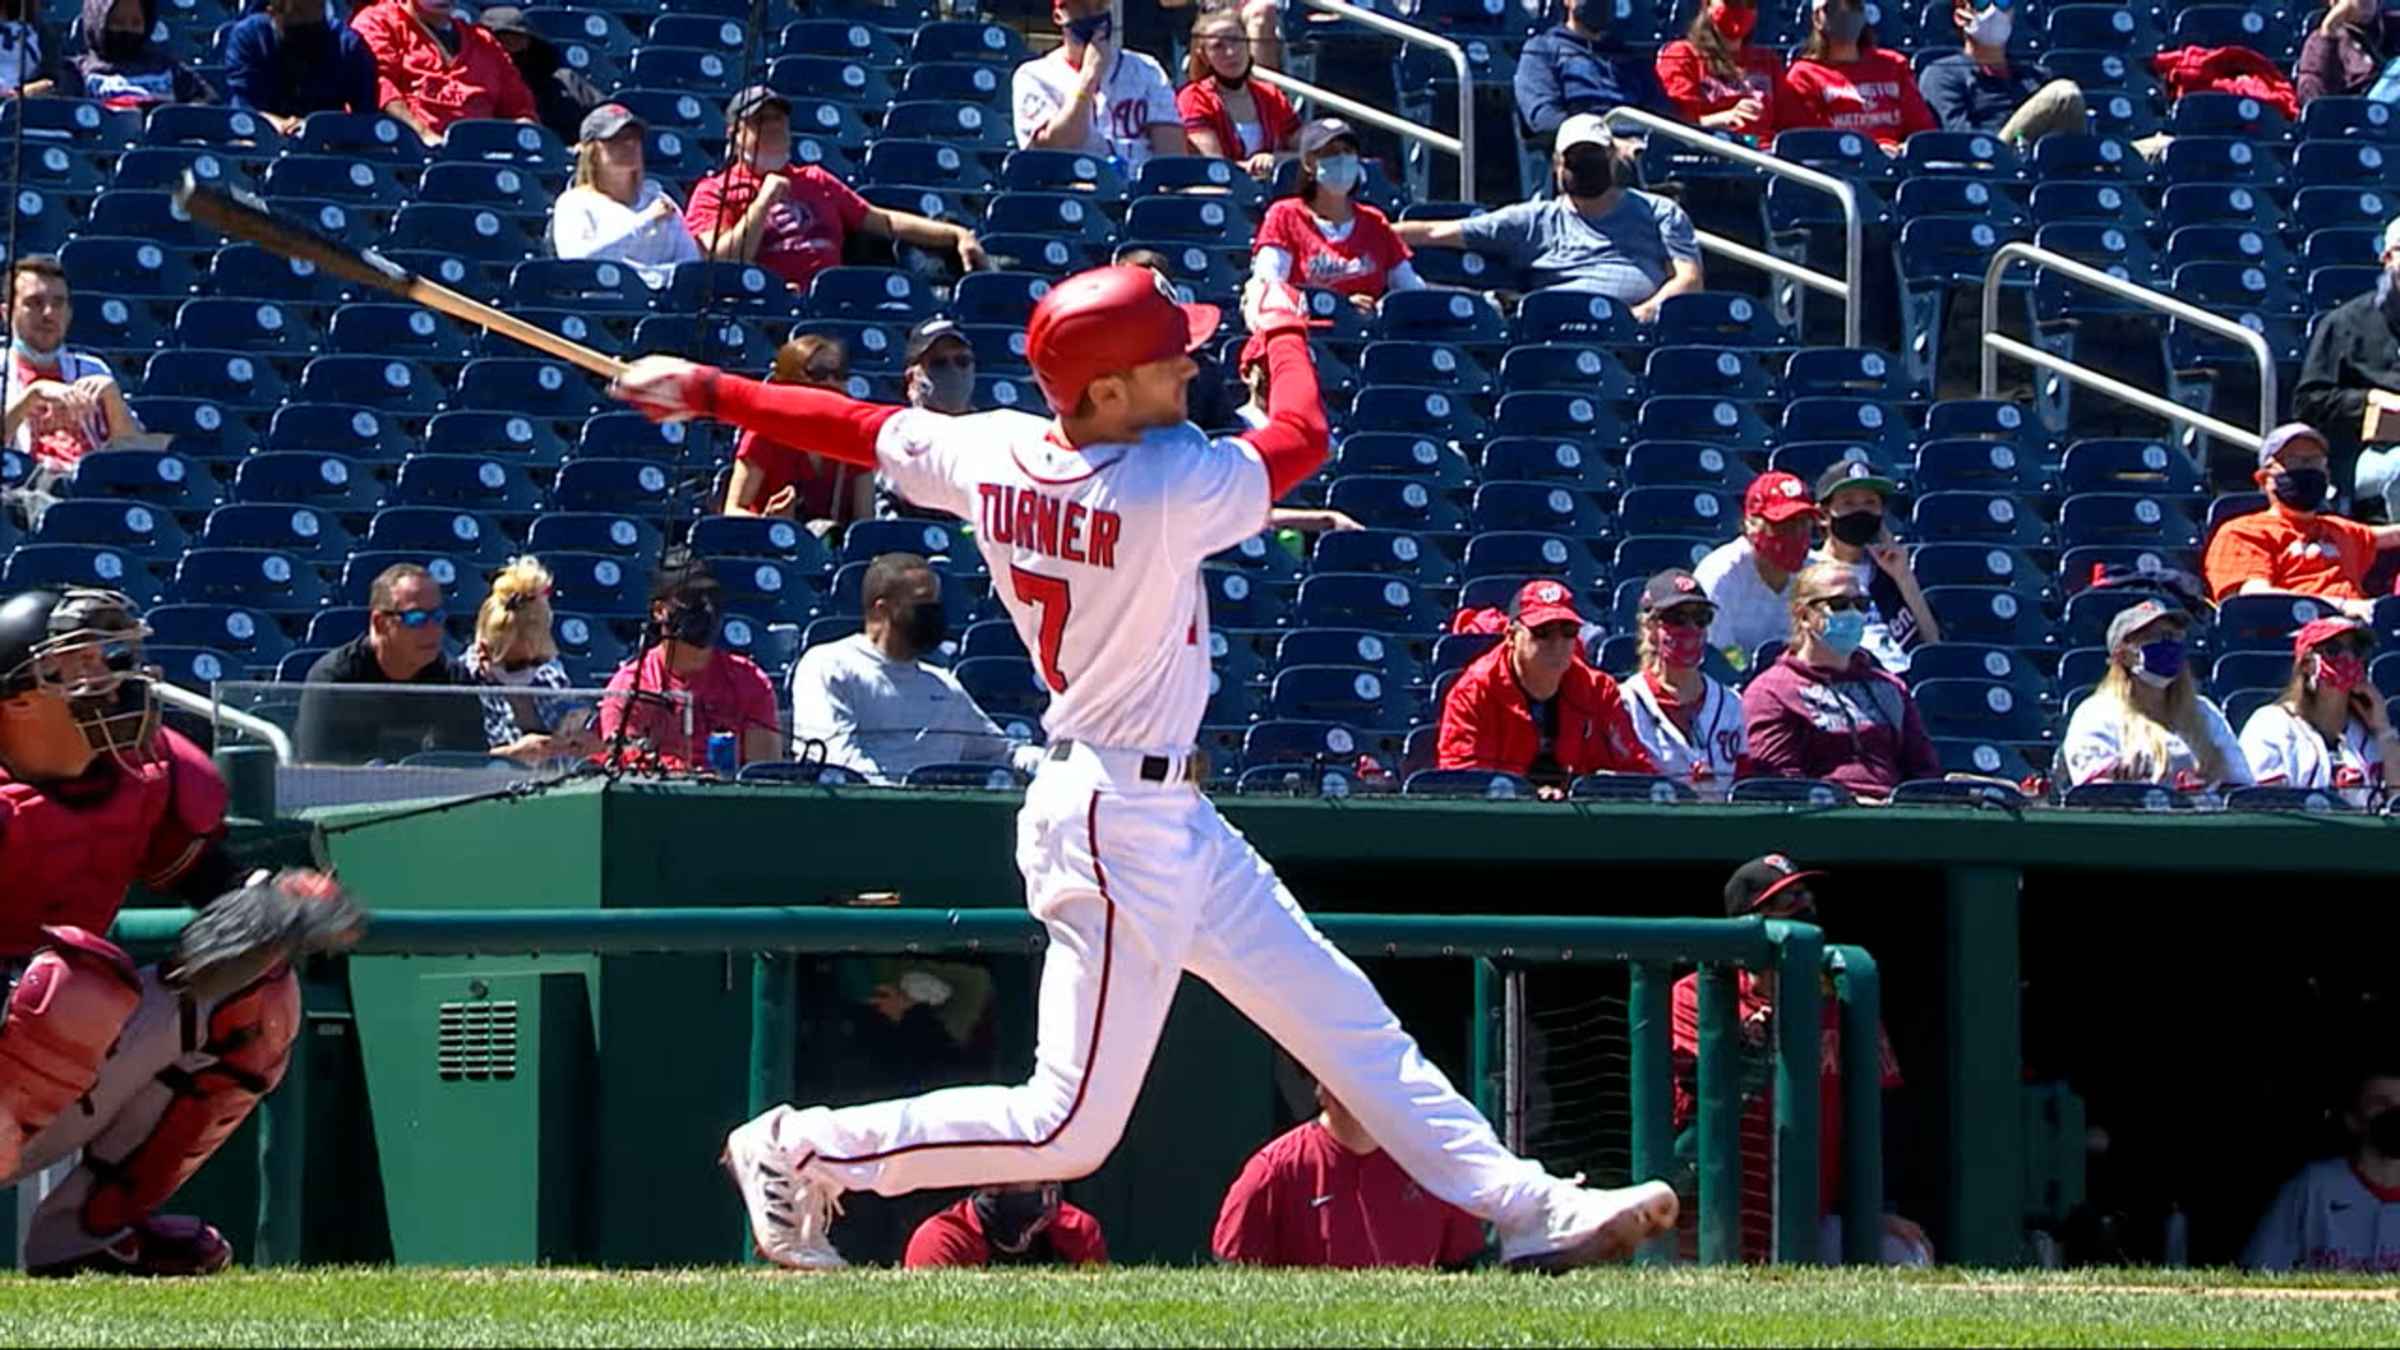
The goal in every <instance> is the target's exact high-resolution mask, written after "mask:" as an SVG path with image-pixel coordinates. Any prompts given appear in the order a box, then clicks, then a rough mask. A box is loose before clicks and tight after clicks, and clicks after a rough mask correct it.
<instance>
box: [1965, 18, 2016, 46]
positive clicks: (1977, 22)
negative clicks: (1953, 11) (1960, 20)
mask: <svg viewBox="0 0 2400 1350" xmlns="http://www.w3.org/2000/svg"><path fill="white" fill-rule="evenodd" d="M2016 22H2017V18H2016V16H2015V15H2014V14H2011V13H2009V12H2008V11H2007V10H2005V9H1987V10H1985V11H1983V12H1982V13H1981V14H1977V15H1974V16H1972V17H1970V18H1969V19H1968V20H1967V41H1969V42H1975V43H1981V44H1982V45H1984V46H1986V47H2005V46H2007V45H2008V35H2009V34H2010V33H2012V32H2014V31H2015V29H2016Z"/></svg>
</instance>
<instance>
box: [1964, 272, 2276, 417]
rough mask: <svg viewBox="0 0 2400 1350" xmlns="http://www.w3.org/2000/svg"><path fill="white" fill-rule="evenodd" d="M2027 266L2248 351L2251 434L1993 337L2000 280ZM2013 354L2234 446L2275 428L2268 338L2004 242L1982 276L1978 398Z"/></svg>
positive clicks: (1994, 384)
mask: <svg viewBox="0 0 2400 1350" xmlns="http://www.w3.org/2000/svg"><path fill="white" fill-rule="evenodd" d="M2020 262H2021V263H2025V264H2027V265H2029V266H2032V267H2034V268H2037V269H2038V268H2045V267H2046V268H2048V269H2050V270H2051V271H2053V272H2057V273H2060V274H2062V275H2064V276H2068V277H2072V278H2074V279H2075V280H2077V281H2080V282H2082V283H2083V284H2085V285H2087V286H2090V287H2092V288H2093V289H2094V290H2098V291H2105V292H2106V293H2108V294H2110V295H2113V296H2115V297H2116V298H2118V299H2119V300H2127V301H2131V302H2132V303H2134V304H2137V305H2140V306H2142V307H2143V308H2145V309H2153V310H2156V311H2158V312H2159V313H2161V314H2164V315H2166V316H2167V317H2168V318H2171V319H2181V320H2183V321H2184V322H2185V323H2188V324H2192V325H2195V326H2196V327H2200V328H2204V329H2207V330H2208V331H2209V332H2211V333H2215V334H2217V335H2218V336H2220V337H2227V338H2231V339H2233V340H2234V341H2236V342H2238V343H2240V344H2242V345H2243V346H2245V347H2247V348H2249V349H2250V354H2251V355H2252V356H2254V357H2256V358H2258V430H2257V431H2254V432H2252V431H2244V430H2242V429H2241V428H2240V427H2237V426H2235V425H2233V424H2232V423H2231V422H2227V421H2223V420H2221V419H2219V418H2215V417H2211V416H2209V415H2208V414H2206V413H2201V412H2194V411H2192V410H2191V409H2189V408H2186V407H2184V406H2183V405H2182V404H2180V403H2173V402H2169V401H2168V400H2167V399H2164V398H2162V397H2160V396H2159V395H2157V394H2154V393H2151V392H2150V391H2149V390H2147V389H2142V388H2138V387H2136V386H2134V385H2130V384H2127V383H2125V382H2124V381H2123V380H2119V379H2116V378H2113V377H2111V376H2108V375H2103V374H2101V373H2100V372H2099V371H2097V370H2094V369H2092V368H2091V367H2089V366H2084V365H2078V364H2076V363H2075V362H2073V361H2069V360H2067V359H2066V358H2064V357H2061V356H2053V355H2051V354H2050V353H2049V352H2046V351H2043V350H2042V349H2041V348H2039V347H2036V346H2033V345H2032V344H2030V343H2025V342H2019V341H2018V340H2017V339H2015V338H2012V337H2010V336H2008V335H2007V334H2005V333H2002V332H2001V331H2000V277H2001V274H2002V273H2004V272H2006V271H2007V270H2008V269H2009V267H2010V265H2012V264H2014V263H2020ZM2002 356H2013V357H2015V358H2016V359H2017V360H2020V361H2023V362H2025V363H2026V364H2028V365H2033V366H2039V367H2041V368H2042V369H2044V370H2047V371H2050V372H2051V373H2053V374H2055V375H2058V376H2061V377H2063V378H2065V379H2066V380H2068V381H2069V382H2071V383H2074V384H2080V385H2083V386H2085V387H2086V388H2090V389H2096V390H2098V391H2100V392H2101V393H2103V394H2107V395H2109V396H2110V397H2112V398H2116V399H2121V400H2123V401H2124V402H2127V403H2130V404H2132V405H2133V406H2135V407H2137V408H2139V409H2141V410H2142V411H2144V412H2146V413H2149V414H2151V415H2153V416H2156V417H2164V418H2166V419H2167V420H2169V421H2171V422H2180V423H2182V424H2184V425H2185V426H2189V427H2195V428H2198V429H2199V430H2201V431H2204V432H2206V433H2208V434H2209V435H2211V436H2214V437H2216V438H2217V439H2219V440H2222V441H2225V442H2226V443H2228V444H2231V445H2238V446H2240V447H2242V448H2243V449H2245V450H2256V449H2258V447H2259V446H2260V444H2261V443H2263V442H2264V440H2265V439H2266V434H2267V432H2268V431H2270V430H2272V429H2273V427H2274V426H2275V396H2276V392H2277V391H2276V388H2275V353H2274V352H2273V350H2271V349H2270V348H2269V347H2268V346H2267V340H2266V339H2265V338H2264V337H2261V336H2259V335H2258V334H2257V333H2254V332H2252V331H2251V330H2249V329H2247V328H2244V327H2243V326H2242V325H2240V324H2238V323H2235V322H2234V321H2233V320H2231V319H2227V318H2223V317H2221V316H2219V315H2215V314H2211V313H2209V312H2208V311H2207V310H2205V309H2201V308H2200V307H2198V306H2197V305H2192V304H2187V303H2186V302H2184V301H2181V300H2178V299H2176V298H2175V297H2174V296H2171V295H2167V294H2165V293H2163V292H2160V291H2154V290H2151V289H2150V288H2149V287H2147V286H2138V285H2135V284H2134V283H2133V282H2130V281H2127V280H2125V279H2124V278H2123V277H2119V276H2113V275H2111V274H2110V273H2107V272H2104V271H2102V270H2101V269H2099V268H2097V267H2094V266H2092V265H2090V264H2089V263H2083V262H2078V261H2076V260H2075V259H2073V258H2070V257H2067V256H2066V255H2064V254H2060V253H2053V252H2051V251H2050V250H2049V249H2046V248H2035V247H2034V246H2033V245H2031V244H2026V243H2011V244H2003V245H2001V246H2000V251H1999V252H1997V253H1994V254H1993V255H1992V261H1991V265H1990V266H1989V267H1987V268H1986V269H1985V270H1984V274H1983V397H1985V398H1991V397H1993V395H1994V394H1995V393H1996V392H1997V391H1998V389H1999V386H2000V358H2001V357H2002Z"/></svg>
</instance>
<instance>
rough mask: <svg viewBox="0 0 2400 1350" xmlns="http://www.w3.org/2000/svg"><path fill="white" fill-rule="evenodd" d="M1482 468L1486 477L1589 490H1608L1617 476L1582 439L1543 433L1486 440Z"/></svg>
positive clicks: (1496, 437)
mask: <svg viewBox="0 0 2400 1350" xmlns="http://www.w3.org/2000/svg"><path fill="white" fill-rule="evenodd" d="M1447 462H1448V461H1443V463H1445V464H1446V463H1447ZM1481 470H1482V476H1483V477H1484V478H1486V479H1491V480H1501V479H1519V480H1523V481H1527V482H1538V483H1558V484H1561V485H1563V486H1566V487H1571V488H1579V489H1581V490H1583V491H1586V492H1600V491H1605V490H1606V489H1608V488H1610V487H1613V486H1614V485H1615V478H1616V475H1615V474H1614V473H1613V472H1612V471H1611V470H1610V469H1609V467H1608V464H1607V462H1606V461H1604V460H1603V459H1601V457H1600V454H1599V452H1597V451H1595V450H1590V449H1587V448H1585V446H1584V444H1583V443H1582V442H1581V441H1575V440H1562V439H1554V438H1550V437H1543V436H1495V437H1493V438H1492V439H1490V440H1488V441H1486V442H1484V446H1483V463H1482V465H1481Z"/></svg>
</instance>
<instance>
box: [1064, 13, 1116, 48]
mask: <svg viewBox="0 0 2400 1350" xmlns="http://www.w3.org/2000/svg"><path fill="white" fill-rule="evenodd" d="M1116 30H1117V21H1116V17H1115V16H1114V15H1111V14H1094V15H1092V16H1091V17H1090V18H1087V19H1069V20H1067V38H1068V40H1069V41H1071V42H1076V43H1081V44H1083V45H1085V46H1089V45H1090V44H1092V43H1094V42H1098V41H1101V40H1103V39H1105V38H1107V37H1108V36H1109V34H1111V33H1114V32H1115V31H1116Z"/></svg>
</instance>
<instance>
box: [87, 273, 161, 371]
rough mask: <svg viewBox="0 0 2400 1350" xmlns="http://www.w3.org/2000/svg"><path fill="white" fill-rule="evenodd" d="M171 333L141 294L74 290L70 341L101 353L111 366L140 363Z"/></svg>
mask: <svg viewBox="0 0 2400 1350" xmlns="http://www.w3.org/2000/svg"><path fill="white" fill-rule="evenodd" d="M170 336H171V334H170V330H169V329H168V328H167V327H166V325H164V324H161V323H160V322H159V321H158V316H157V314H156V313H155V312H154V311H153V310H152V309H151V308H150V306H149V305H148V304H146V303H144V302H143V300H142V298H141V297H140V296H123V295H103V294H100V293H99V292H97V291H86V290H80V289H79V290H77V291H76V293H75V318H74V322H73V323H72V324H70V325H69V326H68V328H67V345H68V346H70V347H73V348H76V349H77V350H79V351H85V352H91V353H94V354H96V355H99V356H100V357H102V358H103V359H104V360H108V361H110V363H111V364H112V367H113V366H115V365H124V366H138V365H139V364H140V363H141V362H143V361H145V360H147V359H148V358H149V354H150V353H151V352H154V351H156V350H158V349H159V348H160V347H163V346H165V345H166V344H167V340H168V338H169V337H170Z"/></svg>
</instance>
